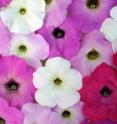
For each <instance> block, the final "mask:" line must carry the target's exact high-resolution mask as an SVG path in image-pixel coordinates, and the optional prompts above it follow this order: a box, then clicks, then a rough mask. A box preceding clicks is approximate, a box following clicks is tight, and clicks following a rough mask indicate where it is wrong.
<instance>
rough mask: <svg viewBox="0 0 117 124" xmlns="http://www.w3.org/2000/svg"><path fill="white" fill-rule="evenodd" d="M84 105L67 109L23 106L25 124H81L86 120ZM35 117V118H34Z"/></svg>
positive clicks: (80, 104) (37, 105)
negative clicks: (83, 110)
mask: <svg viewBox="0 0 117 124" xmlns="http://www.w3.org/2000/svg"><path fill="white" fill-rule="evenodd" d="M82 106H83V103H82V102H79V103H77V104H75V105H74V106H71V107H69V108H66V109H62V108H59V107H55V108H47V107H43V106H41V105H39V104H36V103H35V104H34V103H27V104H25V105H23V107H22V112H23V113H24V124H52V123H55V124H80V123H81V122H82V121H83V120H84V115H83V113H82ZM32 117H34V118H32Z"/></svg>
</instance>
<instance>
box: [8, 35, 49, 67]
mask: <svg viewBox="0 0 117 124" xmlns="http://www.w3.org/2000/svg"><path fill="white" fill-rule="evenodd" d="M9 54H10V55H17V56H20V57H22V58H24V59H25V60H26V61H27V62H28V63H29V64H30V65H31V66H33V67H35V68H36V67H39V66H40V65H41V63H40V60H44V59H46V58H47V57H48V55H49V46H48V44H47V42H46V41H45V39H44V38H43V37H42V36H41V35H39V34H36V35H35V34H31V35H13V36H12V39H11V47H10V51H9Z"/></svg>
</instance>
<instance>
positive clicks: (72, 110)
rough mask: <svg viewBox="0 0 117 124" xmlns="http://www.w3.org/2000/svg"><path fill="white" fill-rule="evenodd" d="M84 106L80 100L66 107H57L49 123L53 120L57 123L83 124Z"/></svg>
mask: <svg viewBox="0 0 117 124" xmlns="http://www.w3.org/2000/svg"><path fill="white" fill-rule="evenodd" d="M82 106H83V102H79V103H77V104H75V105H74V106H71V107H69V108H66V109H61V108H59V107H56V108H55V112H53V114H52V115H51V116H50V123H49V124H52V123H53V122H54V123H56V124H81V122H82V121H83V120H84V115H83V113H82Z"/></svg>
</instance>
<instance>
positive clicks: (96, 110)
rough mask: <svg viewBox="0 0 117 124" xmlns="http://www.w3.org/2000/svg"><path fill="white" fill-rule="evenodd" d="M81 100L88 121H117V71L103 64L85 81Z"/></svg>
mask: <svg viewBox="0 0 117 124" xmlns="http://www.w3.org/2000/svg"><path fill="white" fill-rule="evenodd" d="M83 84H84V85H83V88H82V90H81V92H80V93H81V100H82V101H83V102H84V107H83V113H84V114H85V117H86V118H87V119H88V120H92V121H104V120H107V119H109V120H112V121H117V107H116V106H117V99H116V98H117V71H116V70H115V69H114V68H112V67H111V66H109V65H107V64H105V63H103V64H101V65H99V66H98V67H97V68H96V69H95V70H94V72H93V73H92V74H91V75H90V76H86V77H85V78H84V80H83Z"/></svg>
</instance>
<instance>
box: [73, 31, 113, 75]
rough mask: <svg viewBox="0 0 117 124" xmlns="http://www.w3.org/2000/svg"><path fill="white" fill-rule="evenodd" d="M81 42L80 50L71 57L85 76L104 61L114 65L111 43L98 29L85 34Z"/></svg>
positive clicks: (75, 66)
mask: <svg viewBox="0 0 117 124" xmlns="http://www.w3.org/2000/svg"><path fill="white" fill-rule="evenodd" d="M81 42H82V46H81V48H80V51H79V52H78V54H77V55H76V56H74V57H73V58H71V63H72V66H73V67H74V68H76V69H77V70H79V71H80V72H81V73H82V75H83V76H86V75H88V74H90V73H91V72H92V71H93V70H94V69H95V67H96V66H98V65H100V64H101V63H103V62H105V63H107V64H109V65H112V55H113V50H112V47H111V44H110V43H109V42H108V41H107V40H105V38H104V36H103V35H102V33H100V32H99V31H98V30H94V31H92V32H90V33H89V34H87V35H85V36H84V38H83V39H82V41H81Z"/></svg>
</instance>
